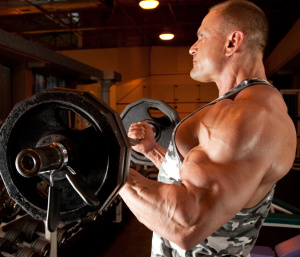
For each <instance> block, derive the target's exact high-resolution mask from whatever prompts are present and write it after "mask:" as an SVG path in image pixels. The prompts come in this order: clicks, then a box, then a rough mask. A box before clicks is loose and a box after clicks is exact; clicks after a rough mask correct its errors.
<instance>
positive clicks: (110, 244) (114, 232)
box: [62, 170, 300, 257]
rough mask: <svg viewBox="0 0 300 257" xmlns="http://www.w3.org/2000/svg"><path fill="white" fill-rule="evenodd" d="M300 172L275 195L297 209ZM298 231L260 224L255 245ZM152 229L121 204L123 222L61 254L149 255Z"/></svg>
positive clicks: (99, 228)
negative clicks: (259, 231) (261, 225)
mask: <svg viewBox="0 0 300 257" xmlns="http://www.w3.org/2000/svg"><path fill="white" fill-rule="evenodd" d="M299 181H300V171H294V170H293V171H291V172H290V173H289V174H288V175H287V176H286V177H285V178H283V179H282V180H281V181H280V182H279V183H278V184H277V188H276V193H275V197H276V198H278V199H280V200H282V201H285V202H287V203H289V204H292V205H294V206H296V207H298V208H300V206H299V205H300V204H299V195H300V187H299V186H298V184H299ZM299 234H300V229H295V228H276V227H266V226H263V227H262V229H261V233H260V235H259V237H258V240H257V242H256V245H260V246H269V247H271V248H272V249H274V247H275V245H276V244H278V243H280V242H283V241H285V240H287V239H289V238H291V237H294V236H296V235H299ZM151 238H152V232H151V231H149V230H148V229H147V228H146V227H145V226H144V225H142V224H140V223H139V222H138V221H137V219H136V218H135V217H134V216H133V215H132V214H131V212H130V211H129V210H128V208H127V207H126V206H125V205H124V204H123V222H122V223H111V222H101V223H99V224H97V225H96V226H94V225H93V226H92V227H91V228H89V229H88V230H86V231H85V232H84V233H81V235H80V238H78V239H77V240H76V241H74V243H73V244H71V245H70V246H69V247H68V248H67V249H66V250H65V251H64V254H63V255H62V256H63V257H73V256H87V257H115V256H121V257H129V256H130V257H149V256H150V248H151Z"/></svg>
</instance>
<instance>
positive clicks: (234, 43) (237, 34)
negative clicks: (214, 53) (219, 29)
mask: <svg viewBox="0 0 300 257" xmlns="http://www.w3.org/2000/svg"><path fill="white" fill-rule="evenodd" d="M243 39H244V33H243V32H242V31H239V30H237V31H234V32H232V33H231V34H230V35H229V36H228V37H227V40H226V53H225V54H226V56H230V55H232V54H234V53H235V52H236V51H237V50H238V48H239V47H240V45H241V43H242V42H243Z"/></svg>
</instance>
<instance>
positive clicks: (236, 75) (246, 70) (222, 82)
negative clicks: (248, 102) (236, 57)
mask: <svg viewBox="0 0 300 257" xmlns="http://www.w3.org/2000/svg"><path fill="white" fill-rule="evenodd" d="M226 67H227V68H226V69H224V71H223V72H222V74H221V75H220V76H219V77H218V79H217V80H216V81H215V82H216V84H217V87H218V89H219V96H222V95H224V94H225V93H226V92H228V91H229V90H231V89H232V88H234V87H235V86H237V85H238V84H239V83H241V82H242V81H243V80H245V79H249V78H261V79H265V80H266V79H267V77H266V74H265V68H264V65H263V62H262V60H261V59H258V60H256V61H253V60H251V61H249V60H248V61H247V60H246V59H243V61H242V62H241V63H238V62H235V63H234V64H229V65H227V66H226Z"/></svg>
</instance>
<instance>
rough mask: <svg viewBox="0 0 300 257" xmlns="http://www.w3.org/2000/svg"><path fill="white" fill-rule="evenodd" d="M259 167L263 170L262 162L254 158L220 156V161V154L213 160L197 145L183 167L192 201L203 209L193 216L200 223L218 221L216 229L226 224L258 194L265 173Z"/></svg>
mask: <svg viewBox="0 0 300 257" xmlns="http://www.w3.org/2000/svg"><path fill="white" fill-rule="evenodd" d="M259 169H262V167H260V164H259V162H255V161H253V160H247V159H246V158H245V159H244V160H238V161H237V160H236V158H235V157H233V158H229V157H226V160H225V159H224V157H220V161H218V160H217V158H216V157H214V159H211V158H210V156H209V154H207V152H206V151H204V150H203V149H202V148H201V147H200V146H197V147H195V148H193V149H192V150H191V151H190V152H189V154H188V155H187V156H186V158H185V160H184V162H183V165H182V167H181V170H180V177H181V183H182V185H183V186H184V187H185V188H186V190H187V192H188V194H189V198H190V199H191V203H190V204H191V205H194V206H196V208H199V209H198V210H199V212H198V214H197V212H195V215H196V216H195V217H192V219H194V220H195V221H196V220H198V221H199V224H200V223H201V224H203V222H212V220H214V222H215V223H216V226H215V228H216V229H217V228H218V226H219V227H220V226H222V225H223V224H225V223H226V222H227V221H228V220H230V219H231V218H232V217H233V216H234V215H235V214H236V213H237V212H239V211H240V210H241V209H242V208H243V207H244V206H245V205H246V203H247V202H248V201H249V199H250V198H251V196H252V195H253V194H254V192H255V190H256V189H257V187H258V185H259V183H260V181H261V179H262V174H263V172H259ZM194 208H195V207H194ZM203 212H204V215H203ZM195 223H196V222H195Z"/></svg>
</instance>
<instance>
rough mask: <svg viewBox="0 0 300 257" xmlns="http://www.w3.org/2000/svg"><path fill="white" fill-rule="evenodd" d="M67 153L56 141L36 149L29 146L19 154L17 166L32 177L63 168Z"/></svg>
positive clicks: (19, 170)
mask: <svg viewBox="0 0 300 257" xmlns="http://www.w3.org/2000/svg"><path fill="white" fill-rule="evenodd" d="M66 154H67V153H65V152H64V151H62V149H61V147H60V146H59V144H56V143H53V144H52V145H49V146H44V147H39V148H34V149H31V148H29V149H25V150H22V151H21V152H20V153H19V154H18V155H17V157H16V161H15V166H16V169H17V171H18V172H19V173H20V174H21V175H22V176H24V177H27V178H30V177H33V176H36V175H38V174H39V173H42V172H45V171H50V170H57V169H59V168H61V167H62V165H63V164H64V162H65V159H66V156H65V155H66Z"/></svg>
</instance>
